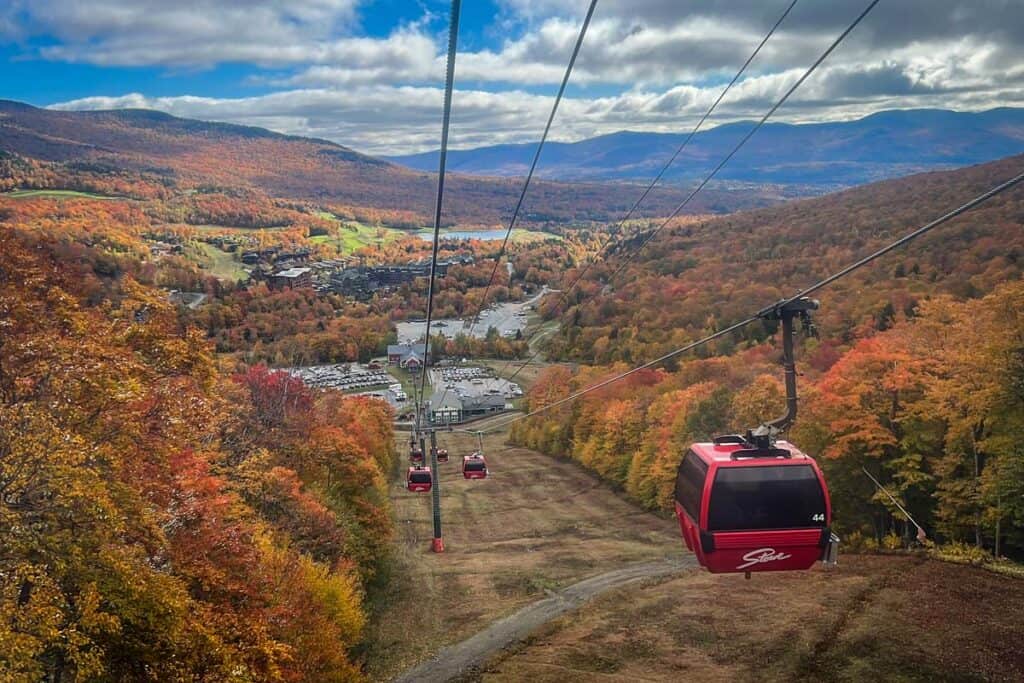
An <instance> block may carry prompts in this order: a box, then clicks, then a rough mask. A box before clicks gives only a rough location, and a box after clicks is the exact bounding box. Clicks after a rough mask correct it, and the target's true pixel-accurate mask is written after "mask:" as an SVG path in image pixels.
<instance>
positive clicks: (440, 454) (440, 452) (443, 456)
mask: <svg viewBox="0 0 1024 683" xmlns="http://www.w3.org/2000/svg"><path fill="white" fill-rule="evenodd" d="M448 458H449V456H448V449H447V448H438V449H437V461H438V462H448Z"/></svg>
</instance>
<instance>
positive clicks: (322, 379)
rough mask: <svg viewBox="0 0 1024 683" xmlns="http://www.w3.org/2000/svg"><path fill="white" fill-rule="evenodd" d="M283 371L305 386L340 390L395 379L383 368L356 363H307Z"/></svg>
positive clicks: (383, 384)
mask: <svg viewBox="0 0 1024 683" xmlns="http://www.w3.org/2000/svg"><path fill="white" fill-rule="evenodd" d="M285 372H287V373H289V374H290V375H292V376H293V377H298V378H299V379H301V380H302V381H303V382H305V383H306V385H307V386H311V387H315V388H317V389H338V390H340V391H353V390H356V389H369V388H371V387H380V386H387V385H389V384H393V383H394V381H395V380H394V378H393V377H391V375H389V374H388V373H387V372H386V371H385V370H371V369H369V368H368V367H366V366H365V365H360V364H358V363H336V364H334V365H309V366H305V367H300V368H285Z"/></svg>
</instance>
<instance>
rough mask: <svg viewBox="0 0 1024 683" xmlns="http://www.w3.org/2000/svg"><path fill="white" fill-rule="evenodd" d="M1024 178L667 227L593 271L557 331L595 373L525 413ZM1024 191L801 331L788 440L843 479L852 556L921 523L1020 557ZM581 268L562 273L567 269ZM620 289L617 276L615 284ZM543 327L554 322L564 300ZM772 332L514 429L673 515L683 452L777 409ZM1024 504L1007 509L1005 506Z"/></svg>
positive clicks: (902, 183) (858, 193) (536, 395)
mask: <svg viewBox="0 0 1024 683" xmlns="http://www.w3.org/2000/svg"><path fill="white" fill-rule="evenodd" d="M1022 169H1024V156H1017V157H1010V158H1008V159H1003V160H1001V161H998V162H993V163H990V164H984V165H981V166H976V167H972V168H968V169H962V170H958V171H951V172H942V173H927V174H922V175H918V176H913V177H909V178H904V179H900V180H895V181H886V182H882V183H877V184H874V185H871V186H867V187H861V188H856V189H853V190H848V191H845V192H842V193H838V194H835V195H832V196H829V197H823V198H819V199H814V200H805V201H799V202H791V203H789V204H787V205H785V206H781V207H775V208H772V209H768V210H759V211H752V212H747V213H741V214H736V215H732V216H726V217H721V218H716V219H712V220H707V221H703V222H701V221H689V222H687V223H683V224H680V225H677V226H676V227H675V229H674V230H667V231H666V234H663V235H659V236H658V237H657V238H656V241H654V242H652V243H651V246H650V247H649V248H648V249H647V250H645V251H643V252H641V253H639V255H638V256H636V257H635V258H634V259H633V260H631V261H629V262H628V265H627V266H626V268H625V269H624V270H623V271H622V273H621V274H620V275H619V276H617V277H614V278H612V273H613V272H614V270H615V269H616V267H617V266H618V265H619V264H620V263H621V262H622V261H621V259H622V257H623V254H624V252H625V249H626V246H623V247H622V249H621V250H620V253H618V254H613V255H612V256H611V257H610V259H609V261H610V263H602V264H600V265H598V266H596V267H594V268H593V269H592V272H591V273H590V276H589V277H588V278H587V279H585V280H584V281H583V283H582V285H581V287H580V288H579V289H578V290H576V291H575V292H574V293H573V294H572V295H571V296H570V297H569V299H570V301H569V310H567V311H565V312H564V313H563V314H562V315H560V316H559V317H558V319H559V320H560V321H561V322H562V326H561V327H560V328H559V329H560V332H559V333H558V334H555V335H552V336H551V337H550V339H551V342H550V344H549V346H550V348H549V352H550V353H551V355H552V356H553V357H556V358H561V359H572V360H577V361H580V362H581V363H586V364H587V365H583V366H581V367H580V369H579V370H578V371H576V372H570V371H569V370H566V369H565V368H556V369H552V370H549V371H548V372H547V373H546V374H544V375H542V376H541V377H540V378H539V379H538V381H537V385H536V386H535V387H534V389H533V390H532V391H531V393H530V395H529V396H528V407H529V409H530V410H531V411H533V410H537V409H538V408H540V407H541V406H546V405H550V404H552V403H553V402H555V401H557V400H558V399H561V398H563V397H565V396H568V395H572V394H574V392H578V391H581V390H582V389H584V388H585V387H590V386H593V385H595V384H597V383H598V382H600V381H601V380H603V379H606V378H610V377H612V376H614V375H616V374H618V373H622V372H625V371H626V370H627V369H628V368H630V367H635V366H639V365H642V364H643V363H645V362H647V361H650V360H651V359H654V358H658V357H660V356H662V355H663V354H666V353H667V352H669V351H670V350H672V349H676V348H680V347H683V346H685V345H686V344H687V343H688V342H691V341H693V340H696V339H699V338H701V337H704V336H705V335H707V334H709V333H711V332H713V331H715V330H721V329H723V328H725V327H726V326H728V325H730V324H731V323H733V322H736V321H739V320H742V319H744V318H746V317H748V316H750V315H751V314H753V313H754V312H756V311H758V310H761V309H762V308H763V307H765V306H768V305H770V304H771V303H772V302H774V301H778V300H780V299H782V298H784V297H786V296H790V295H792V294H793V293H794V292H796V291H798V290H799V289H800V288H802V287H805V286H807V285H810V284H812V283H813V282H815V281H817V280H819V279H821V278H823V277H825V276H827V275H829V274H830V273H834V272H837V271H839V270H840V269H841V268H842V267H844V266H845V265H847V264H850V263H853V262H854V261H856V260H858V259H859V258H861V257H863V256H866V255H868V254H870V253H872V252H874V251H875V250H877V249H879V248H880V247H882V246H883V245H886V244H888V243H891V242H893V241H894V240H895V239H896V238H897V237H899V236H902V235H905V234H907V233H908V232H910V231H911V230H912V229H915V228H917V227H919V226H921V225H923V224H925V223H927V222H928V221H930V220H932V219H934V218H936V217H939V216H941V215H943V214H945V213H947V212H948V211H949V210H951V209H953V208H955V207H957V206H960V205H962V204H963V203H964V202H966V201H968V200H969V199H971V198H973V197H975V196H977V195H979V194H981V193H982V192H983V191H985V190H987V189H990V188H992V187H994V186H995V185H997V184H998V183H1000V182H1002V181H1005V180H1007V179H1009V178H1012V177H1014V176H1016V175H1018V174H1020V173H1021V170H1022ZM1022 225H1024V187H1021V186H1017V187H1016V188H1014V189H1011V190H1009V191H1007V192H1005V193H1004V194H1001V195H999V196H997V197H995V198H994V199H992V200H991V201H990V202H988V203H986V204H983V205H981V206H980V207H978V208H976V209H975V210H972V211H970V212H968V213H965V214H964V215H962V216H960V217H958V218H956V219H955V220H953V221H951V222H950V223H948V224H945V225H942V226H940V227H938V228H937V229H936V230H935V231H934V232H932V233H929V234H928V235H926V236H925V237H922V238H920V239H919V240H917V241H915V242H912V243H910V244H909V245H906V246H905V247H904V248H902V249H900V250H898V251H895V252H893V253H891V254H888V255H887V256H885V257H883V258H881V259H879V260H877V261H875V262H873V263H872V264H870V265H869V266H867V267H865V268H863V269H861V270H858V271H855V272H853V273H852V274H851V275H850V276H849V277H846V278H844V279H841V280H839V281H837V282H835V283H833V284H831V285H830V286H828V287H826V288H824V289H821V290H819V291H818V292H816V293H815V295H814V296H815V298H818V299H820V301H821V309H820V311H818V313H817V314H816V315H815V325H816V330H817V332H818V336H816V337H815V336H810V335H799V343H798V349H797V363H798V365H799V370H800V373H801V378H800V380H799V390H798V391H799V396H800V410H799V413H798V416H797V421H796V423H795V424H794V426H793V428H792V429H791V430H790V431H789V432H788V434H787V437H789V438H791V439H792V441H793V443H795V444H797V445H798V446H799V447H800V448H801V449H802V450H804V451H805V452H807V453H809V454H810V455H812V456H814V457H816V458H817V459H818V462H819V463H820V464H821V466H822V469H823V471H824V473H825V477H826V479H827V480H828V482H829V490H830V495H831V500H832V503H833V512H834V514H835V520H834V524H833V528H834V530H836V532H837V533H839V535H840V536H841V537H843V539H844V544H846V545H847V546H848V547H852V548H858V547H865V548H877V547H878V546H879V544H884V545H885V546H886V547H892V548H897V547H903V546H905V545H907V544H909V543H912V542H913V539H914V532H915V529H914V527H913V526H912V525H910V524H909V523H907V522H906V520H905V517H904V516H903V514H902V513H901V512H900V511H899V510H897V509H896V508H895V507H891V508H888V509H887V505H888V499H887V498H885V497H884V496H882V495H880V494H878V493H877V492H876V490H875V488H874V486H873V485H872V483H871V482H870V481H869V480H868V478H867V477H865V476H864V472H863V470H864V469H867V470H869V471H872V472H873V474H874V476H875V477H877V478H878V479H879V480H880V481H881V482H882V484H883V485H885V486H888V487H890V489H891V490H892V491H894V492H895V493H894V495H898V496H899V497H900V498H901V499H902V503H903V504H904V505H905V507H906V509H908V510H909V511H910V514H911V515H913V517H914V519H915V520H917V523H919V524H921V525H922V526H923V528H924V529H926V530H927V534H928V538H929V539H930V540H931V541H934V542H937V543H961V544H969V545H970V546H972V547H971V548H969V550H970V551H971V552H973V553H975V555H974V556H973V557H975V558H976V559H980V560H984V559H985V558H986V557H988V558H991V557H993V556H995V557H999V556H1001V555H1005V556H1007V557H1011V558H1018V559H1019V558H1022V557H1024V534H1022V533H1021V530H1022V529H1024V506H1022V505H1020V504H1019V503H1020V501H1021V500H1024V498H1021V497H1020V494H1021V492H1024V466H1022V463H1024V460H1022V459H1021V457H1020V449H1019V447H1017V446H1016V443H1017V434H1018V433H1019V430H1020V429H1021V428H1022V426H1024V425H1022V420H1024V393H1022V392H1021V390H1020V387H1021V386H1024V362H1022V359H1024V356H1022V352H1021V339H1024V336H1022V335H1024V309H1022V305H1024V282H1022V280H1021V275H1022V271H1024V260H1022V256H1024V230H1022V229H1021V228H1022ZM573 277H574V273H572V272H570V273H568V274H567V275H566V278H573ZM610 278H611V282H609V279H610ZM551 299H552V301H551V303H549V304H548V306H549V310H548V311H547V315H548V316H549V317H554V314H555V313H557V311H553V310H551V309H550V307H553V306H554V305H555V297H552V298H551ZM779 337H780V335H779V334H778V325H777V324H775V323H772V322H769V321H765V322H762V323H753V324H750V325H747V326H746V327H744V328H742V329H741V330H736V331H734V332H733V333H732V334H731V335H728V336H724V337H722V338H720V339H718V340H716V341H715V342H714V343H712V344H709V345H707V346H702V347H700V348H699V349H697V351H696V352H695V353H692V354H683V355H679V356H677V357H674V358H672V359H670V360H669V361H668V362H666V363H663V364H661V365H663V367H655V368H650V369H646V370H643V371H640V372H635V373H633V374H631V375H629V376H628V377H627V378H626V379H625V380H624V381H621V382H616V383H613V384H611V385H609V386H606V387H604V388H602V389H601V390H600V391H595V392H594V393H588V394H587V395H585V396H583V397H581V398H579V399H578V400H576V401H574V402H573V403H572V404H571V405H569V404H565V405H558V407H555V408H553V409H552V410H550V411H548V412H540V413H539V414H537V415H535V416H533V417H531V418H530V419H528V420H523V421H521V422H518V423H516V424H514V425H513V427H512V436H513V442H514V443H516V444H517V445H519V446H525V447H527V448H534V449H538V450H541V451H543V452H545V453H548V454H550V455H556V456H559V457H569V458H572V459H574V460H577V461H579V462H580V463H582V464H583V465H584V466H585V467H587V468H589V469H591V470H592V471H594V472H596V473H597V474H599V475H600V476H601V477H602V478H604V479H606V480H608V481H610V482H612V483H613V484H614V485H616V486H620V487H622V489H623V490H624V491H625V492H626V494H627V495H629V496H631V497H633V498H634V499H636V500H637V501H639V502H641V503H642V504H644V505H645V506H647V507H649V508H652V509H660V510H664V511H669V510H671V509H672V494H673V486H674V482H675V476H676V469H677V467H678V463H679V454H680V453H682V452H684V451H685V449H686V448H687V446H688V444H689V443H692V442H694V441H703V440H707V439H708V438H709V437H710V436H712V435H718V434H728V433H742V432H743V431H745V430H746V429H750V428H754V427H756V426H757V425H758V424H760V423H761V422H762V421H764V420H767V419H770V418H773V417H775V416H776V414H778V413H780V412H782V406H783V405H784V393H783V389H782V382H781V378H782V370H781V368H780V364H779V355H780V351H779V342H780V340H779ZM1009 496H1013V501H1014V502H1013V504H1012V505H1009V504H1008V503H1007V502H1006V501H1008V500H1010V498H1009Z"/></svg>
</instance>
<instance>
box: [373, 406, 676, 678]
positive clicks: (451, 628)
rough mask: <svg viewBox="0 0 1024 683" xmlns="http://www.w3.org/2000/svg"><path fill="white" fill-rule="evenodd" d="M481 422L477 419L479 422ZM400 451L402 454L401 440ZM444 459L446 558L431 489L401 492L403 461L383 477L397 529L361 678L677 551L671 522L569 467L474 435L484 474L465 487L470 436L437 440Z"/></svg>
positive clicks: (387, 674)
mask: <svg viewBox="0 0 1024 683" xmlns="http://www.w3.org/2000/svg"><path fill="white" fill-rule="evenodd" d="M478 424H480V423H478ZM397 438H398V441H399V444H398V445H399V452H400V453H402V454H403V455H404V454H405V453H406V452H407V450H408V443H407V441H406V439H407V438H408V434H407V433H399V435H398V437H397ZM438 440H439V443H440V444H441V445H442V446H446V447H447V448H448V449H449V450H450V451H451V455H452V460H451V462H450V463H449V464H447V465H441V473H442V474H441V500H442V503H441V504H442V510H443V513H444V525H445V526H444V539H445V546H446V552H445V553H443V554H440V555H439V554H434V553H432V552H431V551H430V539H431V536H432V525H431V513H430V494H413V493H408V492H406V491H405V489H404V477H405V467H406V464H405V459H404V458H403V459H402V462H401V463H400V465H399V467H398V468H397V469H398V471H396V472H395V473H394V476H393V478H392V488H391V490H392V505H393V507H394V514H395V518H396V522H397V531H396V539H395V547H394V553H395V558H394V563H393V567H392V575H391V576H390V577H388V585H387V588H385V589H384V593H383V594H381V595H378V596H377V604H376V613H375V615H374V619H373V623H372V624H371V626H370V630H369V636H370V640H371V643H370V645H369V647H368V651H367V652H366V659H367V662H368V665H369V667H370V674H371V675H372V676H373V677H374V679H375V680H387V679H389V678H391V677H393V676H395V675H397V674H399V673H400V672H402V671H404V670H406V669H408V668H409V667H411V666H413V665H414V664H417V663H419V662H422V661H424V660H426V659H429V658H430V656H431V655H433V654H434V653H436V652H437V651H438V649H439V648H440V647H441V646H443V645H446V644H450V643H454V642H458V641H460V640H462V639H464V638H467V637H469V636H471V635H473V634H474V633H476V632H477V631H480V630H482V629H483V628H484V627H486V626H487V625H489V624H490V623H491V622H492V621H494V620H495V619H498V618H499V617H502V616H504V615H507V614H509V613H511V612H514V611H515V610H517V609H519V608H521V607H523V606H525V605H527V604H530V603H532V602H535V601H536V600H538V599H541V598H544V597H545V595H546V594H547V593H548V592H549V591H551V590H556V589H559V588H561V587H563V586H566V585H568V584H572V583H575V582H577V581H579V580H580V579H582V578H585V577H588V576H593V575H596V574H602V573H604V572H607V571H610V570H615V569H619V568H621V567H622V566H623V565H625V564H628V563H634V562H642V561H647V560H661V559H663V558H665V556H666V555H678V554H679V543H678V540H677V538H676V536H675V534H674V525H673V522H672V521H670V520H666V519H662V518H659V517H656V516H654V515H650V514H648V513H645V512H642V511H640V510H638V509H637V508H635V507H633V506H632V505H630V504H629V503H627V502H625V501H623V500H621V499H619V498H618V497H616V496H615V494H614V493H612V492H611V491H610V490H609V489H608V488H607V487H606V486H604V485H603V484H601V483H600V482H599V481H598V480H597V479H596V478H594V477H591V476H590V475H588V474H586V473H585V472H583V471H582V470H581V469H580V468H579V467H577V466H576V465H573V464H571V463H568V462H560V461H556V460H552V459H551V458H548V457H546V456H543V455H540V454H539V453H536V452H533V451H529V450H526V449H522V448H509V447H505V446H504V436H503V435H491V436H487V437H485V439H484V447H485V452H486V453H487V458H488V466H489V468H490V469H491V472H492V476H491V477H490V478H488V479H486V480H483V481H465V480H463V479H462V476H461V474H459V462H460V458H461V456H462V455H464V454H468V453H470V452H471V451H472V450H474V449H475V447H476V437H474V436H471V435H469V434H466V433H463V432H452V433H441V434H439V439H438Z"/></svg>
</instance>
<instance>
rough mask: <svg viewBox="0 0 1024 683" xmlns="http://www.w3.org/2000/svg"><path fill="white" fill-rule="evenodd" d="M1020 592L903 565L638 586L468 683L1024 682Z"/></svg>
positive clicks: (979, 577)
mask: <svg viewBox="0 0 1024 683" xmlns="http://www.w3.org/2000/svg"><path fill="white" fill-rule="evenodd" d="M1022 615H1024V580H1022V579H1018V578H1012V577H1008V576H1003V575H1000V574H996V573H993V572H989V571H986V570H984V569H980V568H976V567H970V566H964V565H957V564H949V563H945V562H941V561H938V560H932V559H924V558H919V557H908V556H857V555H851V556H846V557H842V556H841V557H840V564H839V566H838V567H836V568H835V569H833V570H830V571H826V570H824V569H821V568H817V569H815V570H812V571H810V572H804V573H779V574H760V575H758V574H755V575H754V576H753V578H752V579H751V580H749V581H748V580H745V579H744V578H743V576H742V575H712V574H708V573H704V572H693V573H688V574H684V575H682V576H679V577H677V578H672V579H669V580H663V581H653V582H648V583H646V584H645V583H641V584H636V585H633V586H629V587H626V588H623V589H619V590H616V591H613V592H611V593H608V594H606V595H604V596H601V597H600V598H598V599H597V600H595V601H594V602H592V603H591V604H589V605H587V606H585V607H584V608H583V609H581V610H580V611H579V612H577V613H575V614H572V615H570V616H567V617H564V618H561V619H559V620H557V621H555V622H552V623H550V624H549V625H548V626H547V627H545V628H542V629H541V630H540V631H539V632H537V633H536V634H535V635H534V636H533V637H532V638H531V640H530V642H529V643H527V644H525V645H523V646H522V647H519V648H517V649H516V650H515V651H514V652H508V653H504V654H503V655H502V656H501V657H498V658H495V659H494V660H492V661H491V662H490V663H489V665H488V666H487V667H486V668H485V670H484V672H483V673H482V674H478V675H476V676H473V677H470V679H469V680H477V681H486V682H487V683H499V682H501V683H504V682H511V681H524V680H529V681H531V682H532V683H541V682H546V681H550V682H554V681H558V682H559V683H562V682H573V681H594V680H600V681H619V682H622V683H626V682H629V683H634V682H635V681H641V680H642V681H851V682H853V681H1021V680H1024V647H1022V639H1024V617H1022Z"/></svg>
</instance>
